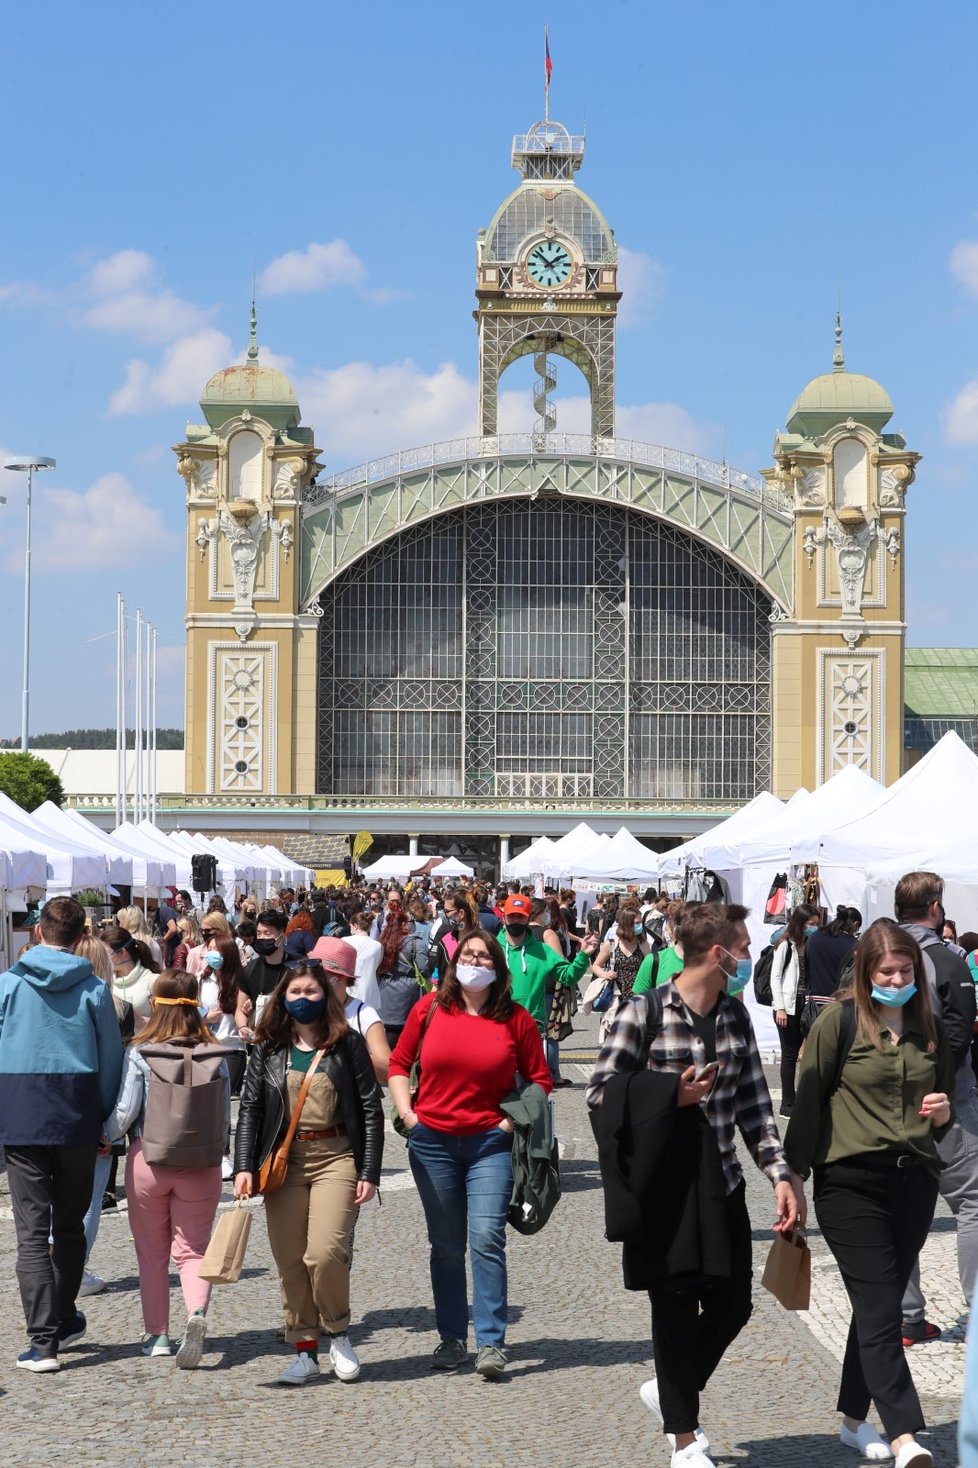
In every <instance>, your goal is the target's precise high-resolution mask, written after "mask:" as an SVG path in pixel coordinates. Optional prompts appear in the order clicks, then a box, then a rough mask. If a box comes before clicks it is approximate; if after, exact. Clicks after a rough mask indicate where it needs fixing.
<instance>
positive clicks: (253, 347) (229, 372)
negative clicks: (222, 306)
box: [200, 303, 299, 428]
mask: <svg viewBox="0 0 978 1468" xmlns="http://www.w3.org/2000/svg"><path fill="white" fill-rule="evenodd" d="M255 331H256V323H255V307H254V303H252V307H251V341H250V342H249V345H248V358H247V361H245V362H242V363H239V364H237V365H236V366H234V367H222V368H221V370H220V372H215V373H214V376H213V377H212V378H210V379H209V381H208V383H207V386H206V387H205V388H204V391H203V393H202V395H201V399H200V406H201V409H202V411H203V414H204V417H205V418H206V419H207V422H208V424H209V425H210V427H211V428H220V427H221V426H222V425H223V424H225V423H226V422H227V421H228V419H229V418H237V417H238V416H239V414H240V413H242V412H243V411H244V409H245V408H247V409H248V411H249V412H250V413H252V414H253V415H254V416H255V417H256V418H262V419H263V420H264V421H265V422H266V423H269V424H271V426H272V427H273V428H293V427H295V426H296V425H297V424H298V422H299V402H298V399H297V398H296V395H295V388H294V387H293V386H292V384H291V382H290V381H289V379H288V378H287V377H286V375H285V373H284V372H279V370H278V369H277V368H276V367H263V366H262V365H261V363H260V362H259V361H258V340H257V337H256V335H255Z"/></svg>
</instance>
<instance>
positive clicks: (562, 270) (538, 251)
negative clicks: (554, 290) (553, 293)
mask: <svg viewBox="0 0 978 1468" xmlns="http://www.w3.org/2000/svg"><path fill="white" fill-rule="evenodd" d="M573 268H574V262H573V260H572V259H571V257H570V255H569V254H568V253H567V251H566V250H565V249H564V246H563V245H560V244H558V243H557V241H556V240H543V241H542V242H541V243H540V244H539V245H534V247H533V249H532V250H531V251H530V253H529V255H527V257H526V269H527V273H528V274H529V276H530V279H531V280H532V281H534V282H535V283H536V284H537V285H542V286H545V287H547V288H548V289H550V288H551V287H553V286H555V285H563V284H564V281H565V280H566V279H567V278H568V276H569V275H570V273H571V271H572V270H573Z"/></svg>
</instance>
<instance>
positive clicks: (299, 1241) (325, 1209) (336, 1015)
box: [234, 964, 384, 1386]
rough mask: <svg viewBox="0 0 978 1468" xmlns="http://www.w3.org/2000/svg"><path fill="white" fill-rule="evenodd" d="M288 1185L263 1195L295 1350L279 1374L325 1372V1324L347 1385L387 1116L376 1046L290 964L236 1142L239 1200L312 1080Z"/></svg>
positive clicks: (301, 1379)
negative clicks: (361, 1247)
mask: <svg viewBox="0 0 978 1468" xmlns="http://www.w3.org/2000/svg"><path fill="white" fill-rule="evenodd" d="M310 1071H311V1072H312V1079H311V1081H310V1083H309V1086H308V1091H307V1094H306V1098H305V1101H304V1102H303V1105H302V1112H301V1115H300V1117H299V1124H298V1129H297V1130H296V1132H295V1136H294V1138H293V1141H292V1144H291V1146H290V1148H289V1156H288V1170H287V1173H286V1177H285V1182H284V1183H283V1185H282V1186H281V1187H280V1188H278V1189H277V1190H276V1191H274V1192H270V1193H267V1194H266V1195H265V1219H266V1222H267V1224H268V1240H269V1243H270V1244H271V1248H272V1254H273V1256H274V1259H275V1263H276V1265H277V1267H278V1272H279V1277H280V1279H281V1284H282V1297H283V1300H284V1302H285V1339H286V1340H287V1341H288V1342H290V1343H291V1344H292V1345H294V1346H295V1348H296V1356H295V1360H294V1361H292V1362H291V1363H290V1364H289V1366H288V1367H286V1369H285V1371H283V1373H282V1375H281V1376H280V1377H279V1381H280V1382H281V1383H282V1384H283V1385H286V1386H303V1385H305V1383H306V1382H307V1381H311V1380H313V1378H315V1377H317V1376H318V1375H319V1328H320V1322H322V1324H323V1326H324V1327H325V1329H326V1332H327V1334H328V1335H329V1359H330V1366H331V1367H332V1370H333V1371H334V1372H335V1373H336V1375H337V1376H338V1377H339V1379H340V1380H341V1381H355V1380H356V1378H357V1377H358V1376H359V1375H360V1362H359V1360H358V1359H357V1355H356V1352H355V1351H354V1350H353V1347H352V1346H351V1345H350V1340H349V1337H348V1335H347V1331H348V1329H349V1325H350V1258H349V1238H350V1229H351V1226H352V1223H353V1219H354V1215H355V1211H356V1209H357V1208H358V1207H359V1205H360V1204H361V1203H367V1202H369V1200H370V1199H371V1198H372V1197H373V1196H374V1194H375V1192H376V1190H377V1184H378V1182H379V1181H380V1164H381V1159H382V1156H383V1150H384V1116H383V1111H382V1109H381V1104H380V1093H379V1091H378V1089H377V1083H376V1080H375V1078H374V1072H373V1066H372V1064H371V1061H370V1056H369V1054H368V1052H367V1047H366V1045H365V1044H364V1042H363V1040H362V1039H361V1038H360V1036H359V1035H358V1034H356V1033H355V1032H354V1031H352V1030H350V1029H349V1027H348V1026H347V1023H346V1015H345V1014H344V1012H343V1006H342V1004H341V1002H340V1000H339V998H338V997H337V995H336V993H335V992H334V990H333V987H332V985H331V984H330V983H329V982H328V980H325V979H324V975H323V973H322V970H321V969H319V968H315V967H313V966H311V965H308V964H300V965H299V966H298V967H296V968H294V969H291V970H290V971H289V972H288V973H287V974H286V975H285V977H284V978H283V979H282V981H281V983H280V984H279V985H278V986H277V988H276V989H275V991H274V993H273V994H272V995H271V997H270V998H269V1000H268V1003H267V1004H266V1006H265V1009H264V1011H263V1013H262V1018H261V1023H260V1024H259V1026H258V1030H257V1033H256V1044H255V1048H254V1050H253V1051H252V1053H251V1059H250V1060H249V1062H248V1070H247V1073H246V1075H245V1079H244V1085H243V1087H242V1090H241V1106H240V1110H239V1113H238V1126H237V1131H236V1133H235V1148H234V1172H235V1178H234V1195H235V1197H236V1198H245V1197H248V1196H249V1195H250V1194H251V1193H252V1192H254V1188H255V1178H256V1176H257V1174H258V1171H259V1169H260V1168H261V1165H262V1163H263V1162H264V1161H265V1160H266V1158H268V1157H269V1156H271V1154H272V1152H273V1150H274V1149H275V1148H276V1147H278V1146H280V1145H281V1143H282V1142H283V1141H284V1139H285V1135H286V1132H287V1131H288V1128H289V1121H290V1118H291V1116H292V1114H293V1108H294V1107H295V1105H296V1104H297V1102H298V1097H299V1092H300V1090H301V1089H302V1087H303V1084H304V1082H305V1080H306V1077H307V1076H308V1074H309V1072H310Z"/></svg>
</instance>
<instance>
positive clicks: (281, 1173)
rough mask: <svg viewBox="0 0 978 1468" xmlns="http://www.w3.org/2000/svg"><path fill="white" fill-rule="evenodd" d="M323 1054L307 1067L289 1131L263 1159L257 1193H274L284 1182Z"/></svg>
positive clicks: (323, 1051) (324, 1052) (319, 1052)
mask: <svg viewBox="0 0 978 1468" xmlns="http://www.w3.org/2000/svg"><path fill="white" fill-rule="evenodd" d="M325 1054H326V1051H325V1050H317V1051H316V1054H315V1056H314V1057H313V1059H312V1061H311V1063H310V1065H309V1069H308V1070H307V1071H306V1078H305V1080H304V1081H303V1082H302V1085H301V1086H300V1088H299V1094H298V1096H297V1097H296V1102H295V1109H294V1111H293V1112H292V1116H291V1118H290V1120H289V1129H288V1131H287V1132H286V1133H285V1136H284V1137H283V1139H282V1141H281V1142H280V1143H279V1145H278V1146H277V1147H273V1148H272V1150H271V1152H269V1154H268V1156H267V1157H266V1158H265V1161H264V1162H263V1163H262V1165H261V1167H260V1168H259V1169H258V1191H259V1193H274V1192H276V1191H277V1189H279V1188H280V1187H281V1186H282V1184H283V1183H284V1182H285V1174H286V1173H287V1172H288V1169H289V1148H290V1147H291V1146H292V1142H293V1140H294V1138H295V1134H296V1132H297V1131H298V1129H299V1117H300V1116H301V1115H302V1108H303V1106H304V1105H305V1104H306V1097H307V1096H308V1095H309V1087H310V1086H311V1085H312V1078H313V1076H314V1075H315V1073H316V1070H317V1068H318V1066H319V1062H320V1061H321V1060H322V1058H323V1056H324V1055H325Z"/></svg>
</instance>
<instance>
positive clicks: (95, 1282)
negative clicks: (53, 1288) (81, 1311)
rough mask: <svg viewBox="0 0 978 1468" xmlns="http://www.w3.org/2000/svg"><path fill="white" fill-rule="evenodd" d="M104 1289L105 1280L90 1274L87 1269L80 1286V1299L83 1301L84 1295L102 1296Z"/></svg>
mask: <svg viewBox="0 0 978 1468" xmlns="http://www.w3.org/2000/svg"><path fill="white" fill-rule="evenodd" d="M104 1289H105V1280H104V1279H102V1277H101V1276H100V1275H98V1274H90V1273H89V1271H88V1270H87V1269H86V1270H85V1273H84V1274H83V1275H82V1282H81V1284H80V1285H79V1286H78V1298H79V1299H81V1298H82V1296H83V1295H100V1294H101V1293H102V1291H103V1290H104Z"/></svg>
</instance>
